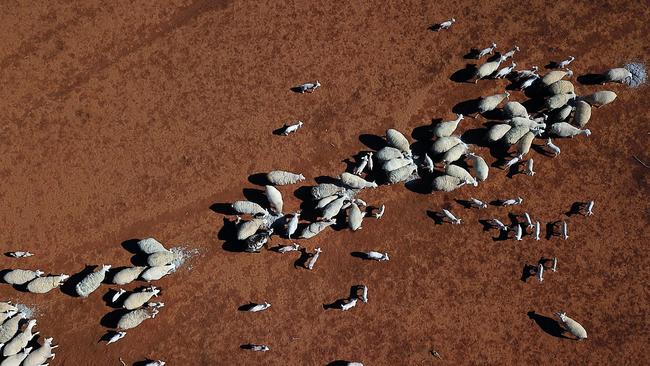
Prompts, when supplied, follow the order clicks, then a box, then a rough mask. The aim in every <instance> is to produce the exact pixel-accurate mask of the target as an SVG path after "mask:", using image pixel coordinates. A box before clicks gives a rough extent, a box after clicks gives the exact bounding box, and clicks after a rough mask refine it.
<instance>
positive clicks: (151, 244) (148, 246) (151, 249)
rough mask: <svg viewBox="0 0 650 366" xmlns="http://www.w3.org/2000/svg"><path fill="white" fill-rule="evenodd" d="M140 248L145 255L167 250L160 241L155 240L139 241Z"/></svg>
mask: <svg viewBox="0 0 650 366" xmlns="http://www.w3.org/2000/svg"><path fill="white" fill-rule="evenodd" d="M138 248H139V249H140V251H141V252H143V253H145V254H151V253H155V252H161V251H163V250H167V249H166V248H165V247H164V246H163V245H162V244H161V243H160V242H159V241H158V240H156V239H154V238H146V239H142V240H140V241H138Z"/></svg>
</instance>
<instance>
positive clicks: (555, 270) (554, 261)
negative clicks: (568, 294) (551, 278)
mask: <svg viewBox="0 0 650 366" xmlns="http://www.w3.org/2000/svg"><path fill="white" fill-rule="evenodd" d="M551 271H553V272H557V257H553V265H552V266H551Z"/></svg>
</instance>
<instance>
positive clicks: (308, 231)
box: [300, 219, 336, 239]
mask: <svg viewBox="0 0 650 366" xmlns="http://www.w3.org/2000/svg"><path fill="white" fill-rule="evenodd" d="M334 224H336V219H331V220H325V221H317V222H312V223H311V224H309V226H307V227H306V228H305V229H303V231H302V233H300V237H301V238H302V239H310V238H313V237H314V236H316V235H318V234H319V233H320V232H321V231H323V230H325V228H326V227H328V226H331V225H334Z"/></svg>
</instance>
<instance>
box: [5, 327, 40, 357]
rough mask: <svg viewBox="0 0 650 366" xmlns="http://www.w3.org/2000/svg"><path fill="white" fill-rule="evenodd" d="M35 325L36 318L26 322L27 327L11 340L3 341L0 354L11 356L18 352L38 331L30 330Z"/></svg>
mask: <svg viewBox="0 0 650 366" xmlns="http://www.w3.org/2000/svg"><path fill="white" fill-rule="evenodd" d="M35 326H36V320H35V319H32V320H30V321H29V323H27V327H26V328H25V330H23V331H22V332H19V333H18V334H17V335H16V336H15V337H14V338H13V339H12V340H11V341H9V342H7V343H5V345H4V348H3V349H2V355H3V356H5V357H7V356H12V355H15V354H17V353H18V352H20V350H22V349H23V348H25V347H27V344H28V343H29V342H30V341H31V340H32V338H34V337H35V336H36V335H37V334H38V333H39V332H36V333H33V332H32V330H33V329H34V327H35Z"/></svg>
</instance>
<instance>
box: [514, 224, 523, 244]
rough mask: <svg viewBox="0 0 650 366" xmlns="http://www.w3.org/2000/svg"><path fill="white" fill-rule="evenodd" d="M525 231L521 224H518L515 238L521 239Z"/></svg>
mask: <svg viewBox="0 0 650 366" xmlns="http://www.w3.org/2000/svg"><path fill="white" fill-rule="evenodd" d="M523 233H524V231H523V229H522V228H521V225H517V232H516V234H515V240H517V241H521V236H522V235H523Z"/></svg>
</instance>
